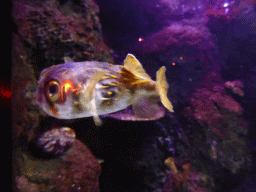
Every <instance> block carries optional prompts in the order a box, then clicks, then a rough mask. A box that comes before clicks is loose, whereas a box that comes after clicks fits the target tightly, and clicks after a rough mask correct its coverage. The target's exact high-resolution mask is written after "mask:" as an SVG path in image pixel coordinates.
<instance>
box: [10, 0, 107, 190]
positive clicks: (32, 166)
mask: <svg viewBox="0 0 256 192" xmlns="http://www.w3.org/2000/svg"><path fill="white" fill-rule="evenodd" d="M98 13H99V9H98V6H97V5H96V3H95V2H94V1H92V0H89V1H71V0H70V1H57V0H52V1H40V0H38V1H22V0H16V1H14V2H13V7H12V21H13V31H12V32H13V33H12V79H11V80H12V93H13V95H12V130H13V138H12V139H13V146H14V147H13V149H14V151H13V159H14V161H13V179H14V181H15V182H14V186H13V189H14V191H15V190H17V191H42V190H46V191H56V190H57V189H58V190H59V189H63V190H68V191H77V190H79V189H81V190H80V191H97V190H99V186H98V176H99V175H98V174H99V167H97V166H98V165H97V166H96V165H95V164H93V163H95V162H96V160H95V158H94V157H90V158H91V159H90V158H89V159H87V156H86V155H88V156H91V153H90V152H89V151H88V150H87V149H86V148H85V146H84V145H83V144H81V143H80V142H78V141H77V142H76V145H74V146H73V148H72V149H70V153H72V154H69V155H67V156H65V157H63V159H62V160H61V159H59V158H57V159H55V158H53V159H49V160H43V159H34V158H35V157H33V154H32V155H30V154H28V153H27V152H24V151H23V150H25V151H26V150H27V149H28V142H30V141H32V140H33V138H35V137H36V136H37V134H38V133H42V132H44V129H45V128H47V130H48V129H51V128H52V127H53V125H52V124H51V121H50V120H49V121H46V122H45V120H46V117H45V115H44V114H43V113H42V112H41V111H40V110H39V109H38V107H37V106H36V105H35V103H34V98H35V95H34V92H35V90H36V87H37V79H38V77H39V74H40V72H41V70H42V69H44V68H46V67H49V66H51V65H55V64H59V63H63V62H64V61H63V57H64V56H69V57H71V58H72V59H73V60H75V61H81V60H97V61H107V62H110V63H111V62H112V57H111V54H110V53H109V48H108V47H107V46H106V45H105V44H104V42H103V38H102V34H101V24H100V22H99V18H98ZM42 117H44V118H42ZM42 124H44V126H42ZM70 156H72V158H71V159H69V157H70ZM65 158H67V159H65ZM90 161H91V162H90ZM77 163H79V164H77ZM87 165H88V166H89V167H90V166H91V167H92V168H91V169H88V167H87ZM95 167H96V168H95ZM94 169H95V170H94ZM88 179H89V180H90V181H87V180H88ZM15 183H16V184H17V186H15ZM85 184H86V186H85ZM86 187H88V189H86ZM63 190H61V191H63Z"/></svg>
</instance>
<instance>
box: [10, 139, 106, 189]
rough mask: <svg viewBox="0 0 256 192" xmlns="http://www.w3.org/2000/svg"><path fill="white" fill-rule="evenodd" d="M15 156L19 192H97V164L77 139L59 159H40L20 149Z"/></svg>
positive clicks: (98, 168) (98, 166)
mask: <svg viewBox="0 0 256 192" xmlns="http://www.w3.org/2000/svg"><path fill="white" fill-rule="evenodd" d="M16 157H17V162H18V167H19V175H16V177H15V182H16V185H17V188H18V190H19V191H35V192H37V191H38V192H39V191H95V192H96V191H99V185H98V184H99V183H98V182H99V181H98V178H99V175H100V172H101V168H100V165H99V163H98V161H97V159H96V158H95V157H94V155H93V154H92V153H91V152H90V151H89V149H88V148H87V147H86V146H85V145H84V144H83V143H81V142H80V141H79V140H75V143H74V145H73V147H72V148H70V149H69V150H68V151H67V152H66V153H65V154H64V155H63V156H61V157H59V158H51V159H45V160H43V159H40V158H35V157H33V156H32V155H31V154H29V153H27V152H26V151H22V150H18V151H17V154H16Z"/></svg>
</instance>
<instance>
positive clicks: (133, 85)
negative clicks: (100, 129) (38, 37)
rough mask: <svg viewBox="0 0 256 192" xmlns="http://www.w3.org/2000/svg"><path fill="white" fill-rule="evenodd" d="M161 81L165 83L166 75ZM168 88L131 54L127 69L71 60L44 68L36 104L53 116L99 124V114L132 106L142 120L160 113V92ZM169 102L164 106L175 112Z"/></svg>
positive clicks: (125, 66)
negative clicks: (92, 119) (87, 120)
mask: <svg viewBox="0 0 256 192" xmlns="http://www.w3.org/2000/svg"><path fill="white" fill-rule="evenodd" d="M163 69H165V68H163ZM159 71H160V70H159ZM163 72H164V71H163V70H162V73H163ZM162 80H163V81H164V83H166V81H165V76H164V78H163V79H162ZM159 82H160V80H159ZM167 89H168V84H167V83H166V84H165V87H164V86H163V87H162V85H161V84H160V83H157V82H155V81H153V80H152V79H151V78H150V77H149V76H148V75H147V74H146V72H145V71H144V69H143V68H142V66H141V64H140V63H139V62H138V60H137V59H136V58H135V57H134V56H133V55H131V54H128V55H127V57H126V59H125V61H124V66H121V65H113V64H109V63H104V62H96V61H85V62H73V61H71V60H68V62H67V63H64V64H59V65H54V66H51V67H49V68H47V69H44V70H43V71H42V72H41V74H40V78H39V82H38V89H37V99H36V102H37V104H38V105H39V106H40V107H41V108H42V109H43V111H44V112H46V113H47V114H48V115H50V116H54V117H56V118H59V119H76V118H83V117H90V116H93V117H94V121H95V123H96V125H100V124H101V121H100V119H99V115H106V114H110V113H113V112H116V111H119V110H122V109H125V108H127V107H128V106H129V105H132V106H133V110H134V112H135V114H136V115H139V116H141V117H142V118H144V117H143V116H145V118H147V117H150V116H151V117H152V116H154V114H155V113H157V110H158V105H157V101H158V100H159V98H160V99H161V101H162V97H161V95H160V93H161V90H162V91H164V90H167ZM166 93H167V91H166ZM166 93H165V91H164V94H166ZM163 98H164V99H166V98H167V97H166V98H165V96H163ZM168 102H169V100H168V99H167V101H166V102H165V103H163V102H162V103H163V104H164V105H165V107H166V106H167V105H168V106H167V108H168V109H169V110H170V111H172V106H171V104H170V102H169V103H168ZM166 103H167V104H166ZM140 119H141V118H140ZM151 119H152V118H151Z"/></svg>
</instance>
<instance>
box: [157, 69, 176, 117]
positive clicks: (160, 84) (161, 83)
mask: <svg viewBox="0 0 256 192" xmlns="http://www.w3.org/2000/svg"><path fill="white" fill-rule="evenodd" d="M165 71H166V68H165V67H164V66H163V67H161V68H160V69H159V70H158V71H157V73H156V83H157V89H158V93H159V95H160V99H161V102H162V104H163V105H164V106H165V107H166V108H167V109H168V110H169V111H170V112H174V111H173V106H172V103H171V102H170V101H169V99H168V97H167V92H168V88H169V85H168V83H167V81H166V77H165Z"/></svg>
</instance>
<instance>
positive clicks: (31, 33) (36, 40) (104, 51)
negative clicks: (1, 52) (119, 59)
mask: <svg viewBox="0 0 256 192" xmlns="http://www.w3.org/2000/svg"><path fill="white" fill-rule="evenodd" d="M98 12H99V9H98V7H97V5H96V4H95V3H94V2H93V1H81V2H80V3H77V4H76V3H74V2H73V1H66V2H65V3H59V2H58V1H57V0H56V1H48V2H44V3H42V2H37V3H33V4H31V3H28V2H27V3H24V2H22V1H15V2H14V6H13V13H12V16H13V18H14V22H15V24H16V25H17V28H18V34H19V35H20V37H21V38H22V40H23V41H24V43H26V44H27V45H28V46H30V47H31V48H32V49H33V53H32V58H31V59H32V60H33V59H34V62H35V64H36V65H39V64H40V65H46V66H49V65H52V64H54V63H55V64H56V63H61V62H63V57H64V56H69V57H71V58H72V59H73V60H101V61H103V60H104V61H109V62H112V59H111V57H110V55H109V54H108V51H109V49H108V47H107V46H106V45H105V44H104V43H103V39H102V36H101V25H100V23H99V19H98V16H97V14H98Z"/></svg>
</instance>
